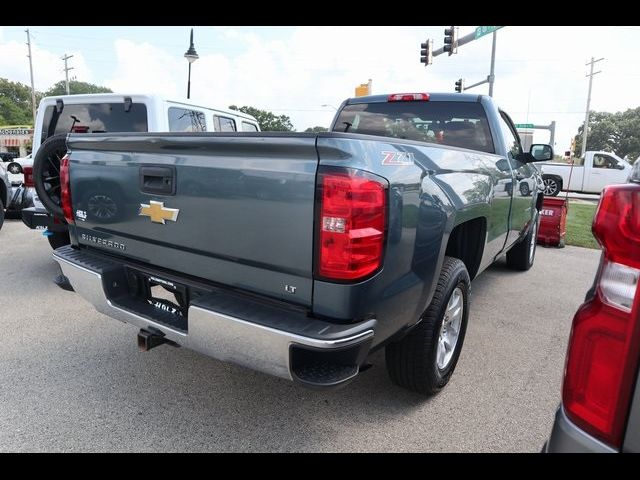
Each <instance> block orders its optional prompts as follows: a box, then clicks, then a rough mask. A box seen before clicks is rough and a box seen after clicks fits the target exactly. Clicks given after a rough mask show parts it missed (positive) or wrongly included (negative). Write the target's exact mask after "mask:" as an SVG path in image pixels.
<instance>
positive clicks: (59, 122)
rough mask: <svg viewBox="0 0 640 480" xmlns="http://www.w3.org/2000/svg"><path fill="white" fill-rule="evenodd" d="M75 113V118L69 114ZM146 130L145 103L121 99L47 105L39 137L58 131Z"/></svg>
mask: <svg viewBox="0 0 640 480" xmlns="http://www.w3.org/2000/svg"><path fill="white" fill-rule="evenodd" d="M73 117H75V119H74V118H73ZM72 127H73V132H77V133H103V132H147V131H148V121H147V106H146V105H145V104H143V103H132V104H131V108H130V109H129V111H125V104H124V103H123V102H113V103H85V104H67V103H65V104H64V108H63V109H62V112H57V110H56V107H55V105H49V106H48V107H47V108H46V109H45V112H44V124H43V128H42V138H41V141H42V142H44V141H45V140H46V139H47V138H49V137H51V136H53V135H57V134H59V133H69V132H71V131H72Z"/></svg>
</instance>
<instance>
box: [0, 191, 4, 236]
mask: <svg viewBox="0 0 640 480" xmlns="http://www.w3.org/2000/svg"><path fill="white" fill-rule="evenodd" d="M3 223H4V205H3V203H2V199H1V198H0V230H2V224H3Z"/></svg>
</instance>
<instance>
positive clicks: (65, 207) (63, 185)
mask: <svg viewBox="0 0 640 480" xmlns="http://www.w3.org/2000/svg"><path fill="white" fill-rule="evenodd" d="M60 203H61V206H62V213H63V214H64V218H65V220H66V221H67V223H74V221H73V209H72V208H71V185H70V182H69V155H68V154H67V155H65V156H64V157H62V160H60Z"/></svg>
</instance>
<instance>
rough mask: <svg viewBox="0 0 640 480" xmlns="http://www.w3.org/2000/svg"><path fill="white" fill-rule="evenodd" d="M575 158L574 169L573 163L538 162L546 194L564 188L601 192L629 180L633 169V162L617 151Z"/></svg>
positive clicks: (554, 194)
mask: <svg viewBox="0 0 640 480" xmlns="http://www.w3.org/2000/svg"><path fill="white" fill-rule="evenodd" d="M574 160H575V163H574V164H573V172H572V171H571V164H570V163H560V162H549V163H542V164H538V167H539V169H540V170H541V171H542V180H543V182H544V194H545V195H547V196H552V197H555V196H556V195H558V193H560V190H568V191H571V192H583V193H600V192H601V191H602V189H603V188H604V187H606V186H607V185H612V184H615V183H625V182H626V181H627V177H629V173H630V172H631V165H630V164H629V162H627V161H626V160H624V159H622V158H620V157H618V156H617V155H616V154H615V153H610V152H592V151H589V152H585V155H584V156H583V157H582V158H579V159H577V158H576V159H574ZM569 175H571V181H569Z"/></svg>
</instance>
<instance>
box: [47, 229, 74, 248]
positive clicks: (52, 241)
mask: <svg viewBox="0 0 640 480" xmlns="http://www.w3.org/2000/svg"><path fill="white" fill-rule="evenodd" d="M47 240H49V245H51V248H53V249H54V250H55V249H56V248H60V247H64V246H65V245H69V244H70V243H71V240H70V239H69V232H53V235H48V236H47Z"/></svg>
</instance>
